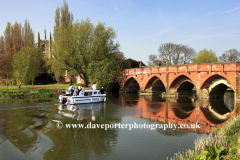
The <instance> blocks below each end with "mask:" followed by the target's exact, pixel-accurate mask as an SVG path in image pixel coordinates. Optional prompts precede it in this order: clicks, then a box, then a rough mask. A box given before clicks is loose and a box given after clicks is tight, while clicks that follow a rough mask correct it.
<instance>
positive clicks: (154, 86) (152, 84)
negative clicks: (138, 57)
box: [144, 76, 166, 92]
mask: <svg viewBox="0 0 240 160" xmlns="http://www.w3.org/2000/svg"><path fill="white" fill-rule="evenodd" d="M147 89H150V90H151V91H153V92H154V91H162V92H165V91H166V87H165V85H164V83H163V82H162V80H161V79H160V78H159V77H157V76H153V77H151V78H150V79H149V80H148V81H147V83H146V85H145V86H144V91H145V90H147Z"/></svg>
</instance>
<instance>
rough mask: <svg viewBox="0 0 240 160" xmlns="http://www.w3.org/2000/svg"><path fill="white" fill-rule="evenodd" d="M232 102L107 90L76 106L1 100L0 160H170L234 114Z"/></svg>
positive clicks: (49, 101) (51, 101)
mask: <svg viewBox="0 0 240 160" xmlns="http://www.w3.org/2000/svg"><path fill="white" fill-rule="evenodd" d="M238 106H239V104H237V103H235V102H234V100H233V96H232V95H227V96H225V99H224V100H196V101H194V100H191V99H187V98H185V99H162V98H161V97H159V96H139V95H137V94H108V96H107V101H106V103H95V104H81V105H61V104H59V103H58V102H57V100H56V99H37V100H35V99H25V100H21V99H17V100H1V101H0V159H31V160H32V159H51V160H52V159H109V160H110V159H167V157H168V159H170V158H171V157H173V154H174V153H175V152H178V151H180V150H182V151H185V150H186V149H189V148H192V147H193V144H194V140H195V139H196V138H197V137H199V136H202V135H205V134H208V133H209V132H210V131H211V129H212V128H213V127H215V126H219V127H221V126H222V125H224V123H226V121H228V120H229V119H230V118H231V117H232V116H235V115H238V114H239V107H238ZM71 124H76V128H73V126H74V125H73V126H72V125H71ZM69 126H71V128H69ZM82 126H84V128H80V127H82ZM174 127H176V128H174Z"/></svg>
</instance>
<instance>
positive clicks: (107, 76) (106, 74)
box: [87, 58, 121, 89]
mask: <svg viewBox="0 0 240 160" xmlns="http://www.w3.org/2000/svg"><path fill="white" fill-rule="evenodd" d="M120 70H121V67H120V65H118V61H117V60H116V59H114V58H111V59H104V60H102V61H97V62H92V63H90V64H89V65H88V68H87V73H88V77H89V78H90V79H91V80H92V81H93V82H96V83H97V84H98V86H105V87H106V88H107V89H111V86H112V84H113V83H114V82H115V81H116V80H115V78H116V74H117V73H118V72H119V71H120Z"/></svg>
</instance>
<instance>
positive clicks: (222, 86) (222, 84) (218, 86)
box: [201, 74, 235, 98]
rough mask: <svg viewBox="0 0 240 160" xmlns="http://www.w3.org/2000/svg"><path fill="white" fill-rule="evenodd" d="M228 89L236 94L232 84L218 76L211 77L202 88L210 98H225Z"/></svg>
mask: <svg viewBox="0 0 240 160" xmlns="http://www.w3.org/2000/svg"><path fill="white" fill-rule="evenodd" d="M228 88H231V89H232V90H233V91H234V92H235V89H234V87H233V86H232V84H231V83H230V82H229V81H228V80H227V79H226V78H225V77H223V76H220V75H218V74H216V75H213V76H211V77H209V78H208V79H207V80H205V82H204V83H203V85H202V86H201V89H202V90H203V93H204V94H205V96H208V97H209V98H223V96H224V94H225V92H226V90H227V89H228Z"/></svg>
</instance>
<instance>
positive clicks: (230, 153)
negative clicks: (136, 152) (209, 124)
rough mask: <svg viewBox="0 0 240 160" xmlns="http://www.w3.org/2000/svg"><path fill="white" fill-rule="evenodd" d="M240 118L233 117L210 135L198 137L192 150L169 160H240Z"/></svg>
mask: <svg viewBox="0 0 240 160" xmlns="http://www.w3.org/2000/svg"><path fill="white" fill-rule="evenodd" d="M239 126H240V116H237V117H233V118H232V119H231V120H230V121H228V122H227V123H226V124H225V125H224V126H222V127H221V128H214V130H213V131H212V133H211V134H210V135H206V136H202V137H198V138H197V139H196V140H195V142H194V147H193V150H191V149H189V150H186V151H185V152H181V151H179V152H178V153H175V154H174V157H173V158H171V160H205V159H224V160H228V159H236V160H237V159H240V155H239V154H238V152H239V151H240V147H239V143H240V139H239V137H240V133H239V131H240V127H239Z"/></svg>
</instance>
